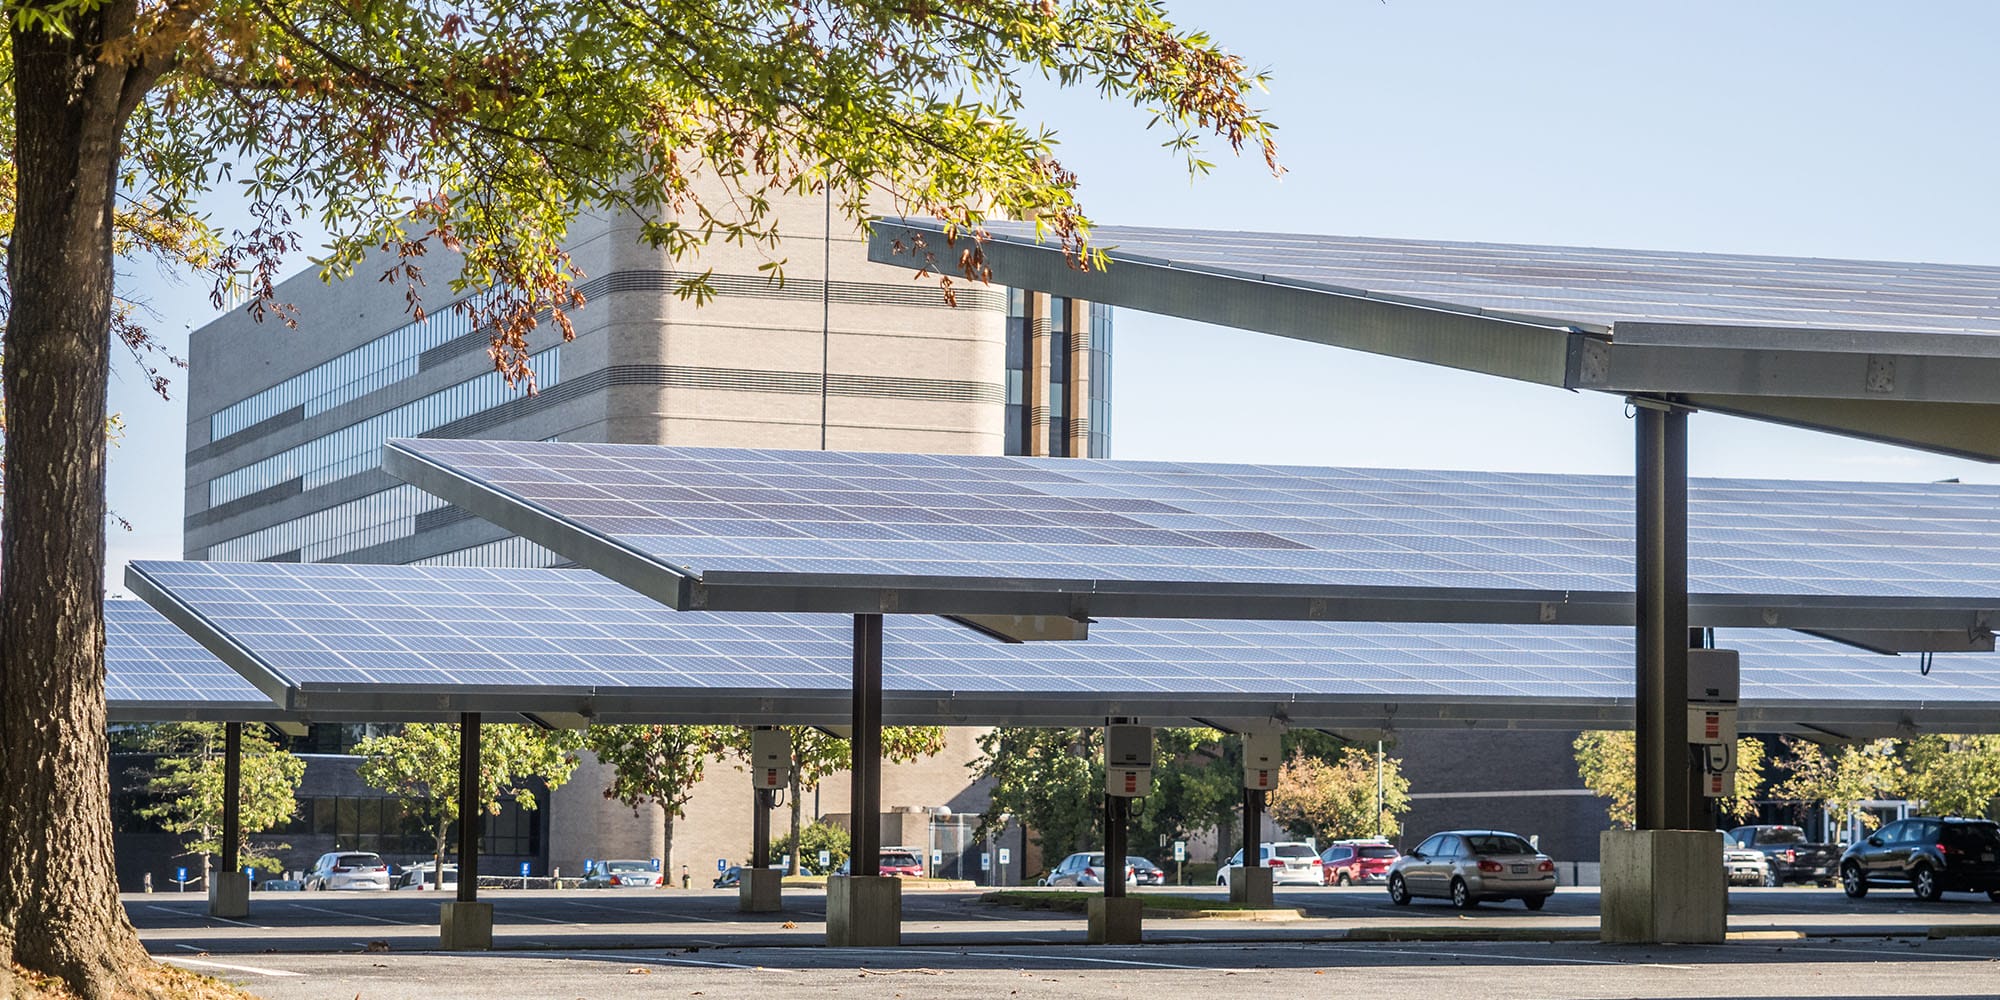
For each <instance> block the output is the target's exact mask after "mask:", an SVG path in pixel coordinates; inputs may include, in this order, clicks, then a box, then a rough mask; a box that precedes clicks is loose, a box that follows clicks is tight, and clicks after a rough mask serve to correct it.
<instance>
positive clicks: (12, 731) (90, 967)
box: [0, 0, 149, 1000]
mask: <svg viewBox="0 0 2000 1000" xmlns="http://www.w3.org/2000/svg"><path fill="white" fill-rule="evenodd" d="M134 9H135V0H110V2H108V3H105V4H103V5H101V6H90V5H84V6H80V7H72V8H70V9H69V11H67V12H66V13H58V14H56V15H55V16H57V17H61V18H64V19H65V21H66V23H67V25H68V27H69V29H70V31H71V32H72V33H73V34H72V37H62V36H61V35H58V34H55V33H52V32H49V31H47V30H45V29H40V28H34V27H23V26H22V22H23V21H24V20H25V18H17V19H14V21H13V26H12V27H11V42H12V45H13V52H14V98H15V101H14V116H15V117H14V120H15V137H14V142H15V145H14V162H15V165H16V169H17V171H18V179H17V197H18V203H17V210H18V214H17V215H16V217H15V224H14V232H13V241H12V245H11V246H10V247H9V248H8V253H7V271H8V275H7V277H8V285H9V291H10V292H11V295H12V301H11V303H9V313H8V316H7V331H6V338H5V345H4V352H5V357H6V365H5V391H6V425H7V468H6V477H7V478H6V490H5V494H4V500H0V508H4V509H0V566H4V567H5V574H4V578H0V788H5V789H6V790H7V793H6V795H5V796H0V844H4V845H6V849H5V850H4V851H0V928H4V929H5V931H0V950H9V945H10V941H9V939H10V938H11V949H10V950H11V952H12V954H11V959H12V961H14V962H16V963H19V964H20V965H22V966H25V967H27V968H30V969H34V970H37V971H40V972H43V973H47V974H50V975H54V976H57V977H60V978H61V979H62V980H64V981H65V982H67V983H68V984H69V985H70V986H71V987H72V988H73V989H75V990H76V991H77V992H78V993H80V994H82V995H83V996H84V997H86V998H89V1000H97V998H102V997H109V996H111V995H112V993H113V992H114V991H116V990H118V989H119V988H120V987H121V986H128V985H129V984H130V982H131V981H132V980H133V979H134V978H135V976H136V974H137V973H138V971H139V970H140V969H141V968H142V967H144V966H145V965H147V964H148V963H149V960H148V959H147V957H146V953H145V950H144V949H143V948H142V947H141V946H140V944H139V938H138V934H137V933H136V932H135V931H133V929H132V924H131V922H130V921H128V920H127V919H126V917H125V911H124V909H123V908H122V907H120V905H119V903H118V883H117V880H116V879H114V878H111V877H109V876H110V873H112V872H114V871H116V864H115V862H114V857H113V853H112V846H111V780H110V778H111V776H110V770H109V763H108V759H109V748H108V747H107V746H106V743H105V716H104V450H105V443H104V419H105V382H106V377H107V373H106V364H107V359H108V356H109V355H108V340H109V337H110V323H111V282H112V250H111V212H112V196H113V192H114V191H115V190H116V187H115V185H116V177H117V169H118V141H119V139H118V137H119V133H120V130H121V129H122V126H123V117H124V114H123V110H122V109H121V106H120V105H121V94H120V91H121V89H122V87H123V86H124V83H125V80H126V72H125V70H124V69H123V68H122V67H119V66H116V65H114V64H110V63H102V62H99V61H98V60H97V59H96V58H95V55H96V51H97V48H98V45H99V42H100V40H101V39H103V38H105V37H107V36H116V35H123V34H125V33H127V32H129V31H130V28H131V23H132V17H133V13H134ZM7 932H11V933H7ZM9 957H10V956H8V955H4V954H0V967H4V965H5V962H6V960H7V959H8V958H9Z"/></svg>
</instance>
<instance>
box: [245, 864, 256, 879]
mask: <svg viewBox="0 0 2000 1000" xmlns="http://www.w3.org/2000/svg"><path fill="white" fill-rule="evenodd" d="M243 874H245V875H248V876H250V881H252V882H255V881H257V869H256V868H255V867H252V866H250V865H244V866H243Z"/></svg>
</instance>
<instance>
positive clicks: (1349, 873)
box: [1319, 840, 1396, 885]
mask: <svg viewBox="0 0 2000 1000" xmlns="http://www.w3.org/2000/svg"><path fill="white" fill-rule="evenodd" d="M1319 859H1320V863H1321V864H1322V865H1324V866H1325V867H1324V869H1323V870H1324V871H1325V872H1326V884H1327V885H1353V884H1355V883H1357V882H1380V881H1383V880H1385V879H1387V878H1388V877H1389V865H1390V864H1391V863H1393V862H1394V861H1395V860H1396V848H1395V847H1394V846H1392V845H1391V844H1390V843H1389V842H1388V841H1386V840H1337V841H1334V843H1333V844H1332V846H1330V847H1328V848H1327V849H1326V850H1324V851H1321V852H1320V855H1319Z"/></svg>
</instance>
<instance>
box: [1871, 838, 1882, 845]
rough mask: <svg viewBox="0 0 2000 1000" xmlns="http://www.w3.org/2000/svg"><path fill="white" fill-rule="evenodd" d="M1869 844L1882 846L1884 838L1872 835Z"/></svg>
mask: <svg viewBox="0 0 2000 1000" xmlns="http://www.w3.org/2000/svg"><path fill="white" fill-rule="evenodd" d="M1868 846H1870V847H1881V846H1882V838H1880V837H1870V838H1868Z"/></svg>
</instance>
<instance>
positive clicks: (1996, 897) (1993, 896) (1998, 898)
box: [1986, 889, 2000, 903]
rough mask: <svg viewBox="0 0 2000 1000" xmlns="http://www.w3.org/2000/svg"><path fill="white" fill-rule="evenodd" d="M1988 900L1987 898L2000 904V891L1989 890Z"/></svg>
mask: <svg viewBox="0 0 2000 1000" xmlns="http://www.w3.org/2000/svg"><path fill="white" fill-rule="evenodd" d="M1986 898H1987V899H1990V900H1992V901H1994V902H1996V903H2000V889H1992V890H1989V891H1988V892H1987V893H1986Z"/></svg>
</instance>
